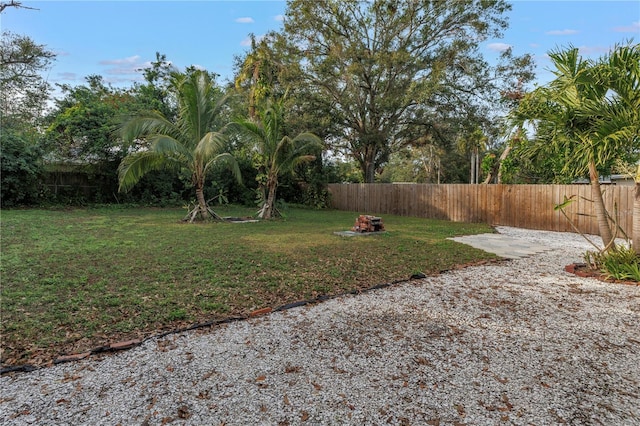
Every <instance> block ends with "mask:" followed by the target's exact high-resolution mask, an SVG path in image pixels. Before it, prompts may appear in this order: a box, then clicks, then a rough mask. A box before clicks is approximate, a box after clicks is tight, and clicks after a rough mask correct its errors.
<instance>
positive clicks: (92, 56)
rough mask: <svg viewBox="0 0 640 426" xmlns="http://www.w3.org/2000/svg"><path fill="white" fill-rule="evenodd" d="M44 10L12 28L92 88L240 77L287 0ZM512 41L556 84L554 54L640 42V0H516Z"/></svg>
mask: <svg viewBox="0 0 640 426" xmlns="http://www.w3.org/2000/svg"><path fill="white" fill-rule="evenodd" d="M23 4H24V5H25V6H28V7H31V8H35V9H37V10H29V9H9V10H6V11H5V12H4V13H3V14H2V16H1V18H0V19H1V20H2V21H1V27H2V30H3V31H12V32H15V33H18V34H24V35H28V36H29V37H31V38H32V39H33V40H34V41H35V42H37V43H40V44H44V45H46V46H47V47H48V48H49V49H51V50H52V51H54V52H55V53H56V54H57V60H56V62H55V64H54V66H53V68H52V69H51V70H50V71H49V73H48V76H47V79H48V81H49V82H51V83H62V84H70V85H75V84H82V83H83V82H84V77H86V76H87V75H91V74H98V75H102V76H103V77H104V80H105V81H106V82H107V83H112V84H114V85H116V86H129V85H131V83H132V82H133V81H142V79H143V77H142V73H141V72H139V71H138V70H139V69H140V68H143V67H146V66H148V65H149V64H150V62H151V61H152V60H154V59H155V54H156V52H161V53H164V54H166V56H167V59H169V60H170V61H172V62H173V63H174V64H175V65H176V66H177V67H178V68H180V69H184V67H186V66H189V65H195V66H197V67H201V68H204V69H207V70H208V71H212V72H215V73H218V74H220V75H221V77H222V81H224V80H226V79H229V80H231V79H232V74H233V66H232V65H233V57H234V55H241V54H243V53H244V52H246V51H247V50H248V49H249V46H250V41H249V34H250V33H253V34H255V35H256V37H257V38H259V37H261V36H262V35H264V34H265V33H267V32H268V31H270V30H279V29H281V28H282V24H283V22H282V20H283V15H284V13H285V9H286V2H285V1H276V0H262V1H219V0H215V1H193V2H179V1H139V2H131V1H106V2H102V1H66V2H63V1H28V0H27V1H23ZM508 17H509V21H510V28H509V29H508V30H507V31H506V32H505V35H504V37H503V38H502V39H489V40H486V41H484V42H483V43H482V45H481V49H482V53H483V54H484V55H485V57H486V58H487V59H489V60H491V59H492V58H497V57H498V55H499V53H500V51H502V50H503V49H505V48H507V47H509V46H512V47H513V51H514V54H516V55H522V54H525V53H530V54H532V55H533V57H534V59H535V61H536V64H537V73H538V74H537V79H538V82H540V83H545V82H547V81H549V80H551V78H552V75H551V73H550V72H549V71H547V69H548V68H550V67H551V63H550V61H549V59H548V56H547V52H548V51H549V50H551V49H553V48H555V47H559V46H567V45H569V44H572V45H573V46H575V47H578V48H579V49H580V53H581V54H582V55H584V56H585V57H594V58H595V57H598V56H601V55H602V54H603V53H606V52H607V51H608V50H609V48H610V47H612V46H613V45H614V44H615V43H618V42H622V41H624V40H627V39H631V38H633V39H635V40H636V41H637V40H638V39H639V38H640V5H639V4H638V2H637V1H515V2H513V9H512V11H511V12H509V13H508Z"/></svg>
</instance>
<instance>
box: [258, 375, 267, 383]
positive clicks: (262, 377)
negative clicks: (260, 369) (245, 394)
mask: <svg viewBox="0 0 640 426" xmlns="http://www.w3.org/2000/svg"><path fill="white" fill-rule="evenodd" d="M266 378H267V376H265V375H262V376H258V378H257V379H256V382H262V381H264V380H265V379H266Z"/></svg>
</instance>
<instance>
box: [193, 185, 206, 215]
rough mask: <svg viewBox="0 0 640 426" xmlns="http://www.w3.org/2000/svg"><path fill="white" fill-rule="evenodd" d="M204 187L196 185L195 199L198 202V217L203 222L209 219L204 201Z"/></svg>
mask: <svg viewBox="0 0 640 426" xmlns="http://www.w3.org/2000/svg"><path fill="white" fill-rule="evenodd" d="M203 186H204V185H202V184H200V183H198V185H197V186H196V199H197V200H198V210H199V213H200V217H201V218H202V219H203V220H204V219H207V218H208V217H209V211H208V209H207V202H206V201H205V199H204V188H203Z"/></svg>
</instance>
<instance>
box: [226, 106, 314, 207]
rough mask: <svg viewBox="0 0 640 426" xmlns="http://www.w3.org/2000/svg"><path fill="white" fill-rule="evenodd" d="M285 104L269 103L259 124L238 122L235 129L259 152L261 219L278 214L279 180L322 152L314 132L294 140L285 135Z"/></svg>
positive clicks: (262, 113) (300, 135) (247, 121)
mask: <svg viewBox="0 0 640 426" xmlns="http://www.w3.org/2000/svg"><path fill="white" fill-rule="evenodd" d="M283 115H284V114H283V107H282V101H280V102H277V103H273V102H267V104H266V107H265V108H264V109H263V110H262V111H261V113H260V114H259V121H258V122H255V121H251V120H237V121H236V122H235V126H236V128H237V129H238V130H239V131H240V133H241V135H243V136H244V137H246V139H247V140H248V141H249V142H253V143H254V144H255V147H256V149H257V151H258V156H257V158H258V164H257V165H258V168H259V169H260V174H259V175H258V180H259V182H260V191H262V193H261V197H262V199H263V200H264V202H263V205H262V207H261V208H260V211H259V212H258V217H260V218H262V219H270V218H271V217H274V216H277V215H279V212H278V210H277V209H276V208H275V201H276V191H277V188H278V178H279V177H281V176H282V175H284V174H285V173H290V172H292V171H293V170H294V168H295V167H296V166H297V165H298V164H301V163H305V162H308V161H312V160H314V159H315V158H316V157H315V155H312V154H311V152H313V151H318V150H321V149H322V147H323V144H322V140H321V139H320V138H319V137H317V136H316V135H314V134H313V133H309V132H303V133H300V134H299V135H298V136H296V137H295V138H290V137H289V136H286V135H285V130H284V119H283Z"/></svg>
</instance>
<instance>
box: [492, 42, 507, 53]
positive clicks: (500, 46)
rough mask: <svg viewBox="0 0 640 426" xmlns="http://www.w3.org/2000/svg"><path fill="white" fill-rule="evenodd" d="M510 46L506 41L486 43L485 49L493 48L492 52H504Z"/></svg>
mask: <svg viewBox="0 0 640 426" xmlns="http://www.w3.org/2000/svg"><path fill="white" fill-rule="evenodd" d="M510 47H511V45H510V44H507V43H489V44H487V49H489V50H493V51H494V52H504V51H505V50H507V49H509V48H510Z"/></svg>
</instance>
